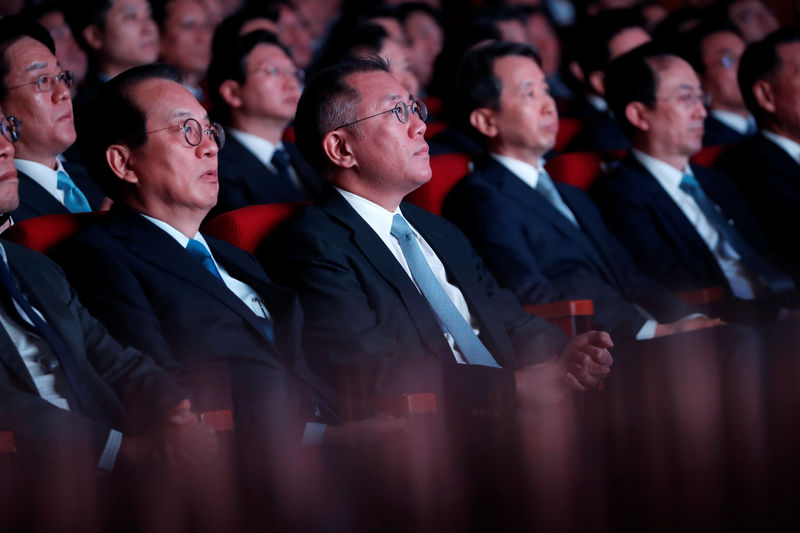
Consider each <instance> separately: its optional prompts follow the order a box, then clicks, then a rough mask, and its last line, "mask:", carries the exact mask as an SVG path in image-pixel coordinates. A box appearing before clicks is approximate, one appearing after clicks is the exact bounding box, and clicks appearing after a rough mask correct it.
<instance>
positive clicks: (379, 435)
mask: <svg viewBox="0 0 800 533" xmlns="http://www.w3.org/2000/svg"><path fill="white" fill-rule="evenodd" d="M407 434H408V420H406V419H405V418H399V417H396V416H391V415H387V414H379V415H375V416H372V417H370V418H364V419H362V420H356V421H354V422H347V423H346V424H340V425H338V426H328V427H327V428H325V437H324V440H323V442H324V443H325V444H326V445H327V444H333V445H343V446H353V445H355V446H363V445H373V444H381V443H385V442H391V441H394V440H395V439H402V438H405V437H406V435H407Z"/></svg>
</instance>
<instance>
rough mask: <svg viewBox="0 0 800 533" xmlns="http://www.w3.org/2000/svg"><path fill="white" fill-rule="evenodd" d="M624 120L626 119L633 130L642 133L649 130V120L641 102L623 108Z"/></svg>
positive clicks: (631, 103)
mask: <svg viewBox="0 0 800 533" xmlns="http://www.w3.org/2000/svg"><path fill="white" fill-rule="evenodd" d="M625 118H627V119H628V122H630V123H631V124H632V125H633V127H634V128H636V129H637V130H642V131H649V130H650V119H649V118H648V113H647V106H645V105H644V104H643V103H642V102H630V103H628V105H627V106H625Z"/></svg>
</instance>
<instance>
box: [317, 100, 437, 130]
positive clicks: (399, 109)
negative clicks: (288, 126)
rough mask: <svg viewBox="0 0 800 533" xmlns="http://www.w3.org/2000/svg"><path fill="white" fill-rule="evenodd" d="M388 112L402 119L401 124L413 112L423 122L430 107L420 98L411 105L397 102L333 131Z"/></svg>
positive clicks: (426, 118) (406, 120)
mask: <svg viewBox="0 0 800 533" xmlns="http://www.w3.org/2000/svg"><path fill="white" fill-rule="evenodd" d="M386 113H394V116H395V117H397V120H399V121H400V124H406V123H407V122H408V118H409V116H410V114H411V113H414V114H415V115H417V116H418V117H419V119H420V120H421V121H422V122H425V121H426V120H428V108H427V107H425V104H424V103H422V102H421V101H419V100H412V101H411V105H410V106H409V105H408V104H406V103H405V102H402V101H401V102H397V104H396V105H395V106H394V107H393V108H391V109H387V110H386V111H381V112H380V113H375V114H374V115H370V116H368V117H364V118H360V119H358V120H354V121H353V122H348V123H347V124H342V125H341V126H337V127H336V128H333V129H332V130H331V131H336V130H340V129H342V128H346V127H347V126H352V125H353V124H358V123H359V122H361V121H364V120H367V119H370V118H374V117H377V116H380V115H385V114H386Z"/></svg>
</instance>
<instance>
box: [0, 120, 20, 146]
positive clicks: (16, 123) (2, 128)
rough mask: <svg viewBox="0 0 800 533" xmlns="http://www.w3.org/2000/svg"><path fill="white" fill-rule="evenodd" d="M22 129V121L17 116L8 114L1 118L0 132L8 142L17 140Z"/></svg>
mask: <svg viewBox="0 0 800 533" xmlns="http://www.w3.org/2000/svg"><path fill="white" fill-rule="evenodd" d="M21 131H22V121H21V120H20V119H18V118H17V117H14V116H11V115H7V116H3V117H2V118H0V133H2V135H3V137H4V138H5V139H6V140H7V141H8V142H10V143H15V142H17V139H19V134H20V132H21Z"/></svg>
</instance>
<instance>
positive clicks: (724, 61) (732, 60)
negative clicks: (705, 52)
mask: <svg viewBox="0 0 800 533" xmlns="http://www.w3.org/2000/svg"><path fill="white" fill-rule="evenodd" d="M738 63H739V57H737V56H734V55H733V54H724V55H722V57H720V58H719V59H717V60H716V61H715V62H714V64H715V65H721V66H722V68H724V69H726V70H731V69H733V68H736V65H737V64H738Z"/></svg>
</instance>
